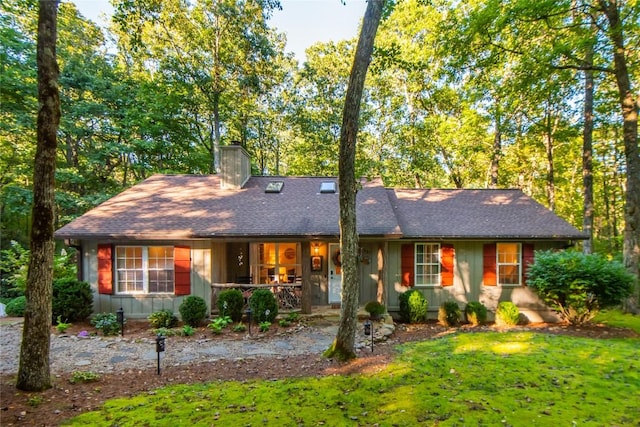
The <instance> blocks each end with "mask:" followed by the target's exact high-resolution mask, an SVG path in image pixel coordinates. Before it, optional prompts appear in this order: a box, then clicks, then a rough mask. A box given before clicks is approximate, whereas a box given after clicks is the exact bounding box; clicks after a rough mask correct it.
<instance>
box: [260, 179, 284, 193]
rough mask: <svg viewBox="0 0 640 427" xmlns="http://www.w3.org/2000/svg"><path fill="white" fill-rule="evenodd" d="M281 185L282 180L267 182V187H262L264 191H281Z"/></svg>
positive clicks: (282, 184)
mask: <svg viewBox="0 0 640 427" xmlns="http://www.w3.org/2000/svg"><path fill="white" fill-rule="evenodd" d="M282 186H284V181H271V182H270V183H268V184H267V187H266V188H265V189H264V192H265V193H279V192H281V191H282Z"/></svg>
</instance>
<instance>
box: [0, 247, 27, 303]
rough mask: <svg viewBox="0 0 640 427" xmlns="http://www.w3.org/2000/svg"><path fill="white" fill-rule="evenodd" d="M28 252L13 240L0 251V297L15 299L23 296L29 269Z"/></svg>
mask: <svg viewBox="0 0 640 427" xmlns="http://www.w3.org/2000/svg"><path fill="white" fill-rule="evenodd" d="M29 254H30V252H29V250H28V249H25V248H23V247H22V246H21V245H20V244H19V243H18V242H16V241H15V240H12V241H11V245H10V247H9V248H8V249H3V250H2V251H0V296H2V297H6V298H15V297H18V296H21V295H24V290H25V288H26V286H27V270H28V268H29Z"/></svg>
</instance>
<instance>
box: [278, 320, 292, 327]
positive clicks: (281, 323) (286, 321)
mask: <svg viewBox="0 0 640 427" xmlns="http://www.w3.org/2000/svg"><path fill="white" fill-rule="evenodd" d="M278 325H280V327H282V328H288V327H289V326H291V322H289V321H288V320H287V319H280V320H279V321H278Z"/></svg>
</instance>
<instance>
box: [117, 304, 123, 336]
mask: <svg viewBox="0 0 640 427" xmlns="http://www.w3.org/2000/svg"><path fill="white" fill-rule="evenodd" d="M116 317H117V319H118V323H119V324H120V336H124V309H123V308H122V307H120V308H119V309H117V310H116Z"/></svg>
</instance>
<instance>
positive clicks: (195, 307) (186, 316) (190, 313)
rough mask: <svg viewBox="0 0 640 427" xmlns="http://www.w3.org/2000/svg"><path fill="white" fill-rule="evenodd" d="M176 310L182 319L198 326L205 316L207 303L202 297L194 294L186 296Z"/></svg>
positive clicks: (188, 323)
mask: <svg viewBox="0 0 640 427" xmlns="http://www.w3.org/2000/svg"><path fill="white" fill-rule="evenodd" d="M178 310H179V311H180V316H182V321H183V322H184V323H186V324H187V325H189V326H193V327H194V328H195V327H198V326H199V325H200V324H201V323H202V321H203V320H204V319H205V318H206V317H207V303H206V302H205V300H204V299H203V298H202V297H199V296H196V295H189V296H188V297H186V298H185V299H184V301H182V304H180V307H179V308H178Z"/></svg>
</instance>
